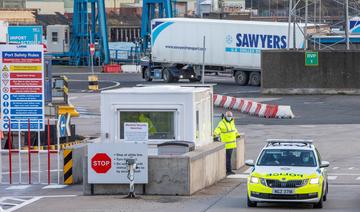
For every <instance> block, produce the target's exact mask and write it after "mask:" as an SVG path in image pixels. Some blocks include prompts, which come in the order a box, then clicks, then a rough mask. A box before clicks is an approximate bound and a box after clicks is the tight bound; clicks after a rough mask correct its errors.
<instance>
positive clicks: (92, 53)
mask: <svg viewBox="0 0 360 212" xmlns="http://www.w3.org/2000/svg"><path fill="white" fill-rule="evenodd" d="M94 53H95V44H93V43H90V54H91V56H94Z"/></svg>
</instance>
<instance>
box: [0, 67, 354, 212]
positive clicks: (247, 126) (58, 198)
mask: <svg viewBox="0 0 360 212" xmlns="http://www.w3.org/2000/svg"><path fill="white" fill-rule="evenodd" d="M56 69H57V70H56V71H55V72H56V73H59V74H65V75H67V76H68V77H69V79H70V93H71V94H70V100H71V102H72V103H73V104H74V105H75V106H76V107H77V109H78V110H79V112H80V114H81V116H80V117H79V118H74V119H73V122H74V123H76V124H77V132H78V134H81V135H87V136H98V135H99V133H100V110H99V106H100V94H99V93H93V92H89V91H88V90H87V76H88V74H89V72H88V70H87V69H84V68H79V69H71V70H70V69H69V68H67V67H60V68H59V67H57V68H56ZM70 72H71V73H70ZM99 79H100V87H101V89H114V88H119V87H128V86H135V85H136V84H140V83H144V81H143V80H142V79H141V76H140V75H139V74H136V73H132V74H130V73H129V74H125V73H122V74H99ZM205 80H206V82H207V83H216V85H215V86H214V92H215V93H218V94H225V95H230V96H236V97H244V98H249V99H253V100H255V101H260V102H266V103H271V104H284V105H291V107H292V109H293V112H294V113H295V115H296V118H295V119H283V120H282V119H264V118H257V117H251V116H248V115H245V114H241V113H237V112H236V113H235V116H236V119H237V128H238V130H239V131H240V132H243V133H245V135H246V149H245V157H246V158H247V159H255V158H256V157H257V155H258V153H259V151H260V150H261V148H262V147H263V145H265V143H264V141H265V140H266V139H268V138H307V139H313V140H314V141H315V145H316V146H317V147H318V149H319V151H320V153H321V155H322V159H323V160H327V161H329V162H330V167H329V168H328V172H329V183H330V185H329V186H330V187H329V189H330V193H329V196H328V201H327V202H325V205H324V209H323V211H359V208H360V202H359V200H360V165H359V161H360V153H359V149H360V142H359V140H358V138H359V137H360V110H359V105H360V98H359V96H351V95H298V96H287V95H284V96H269V95H262V94H261V93H260V89H259V88H258V87H252V86H244V87H239V86H236V85H235V84H234V83H233V82H232V79H230V78H225V77H220V78H218V77H212V76H210V77H206V78H205ZM153 83H154V82H153ZM155 83H163V82H161V81H158V82H155ZM180 83H186V82H180ZM222 112H224V110H223V109H221V108H216V109H215V113H216V114H221V113H222ZM4 160H6V159H4ZM236 172H237V175H235V176H233V178H232V179H224V180H222V181H221V182H219V183H217V184H216V185H214V186H211V187H209V188H207V189H204V190H202V191H200V192H198V193H196V194H195V195H193V196H191V197H179V196H171V197H169V196H142V197H140V199H136V200H129V199H123V196H82V188H81V186H68V187H62V188H56V187H50V188H49V187H46V185H31V186H29V187H26V188H24V187H11V186H10V185H1V186H0V206H3V208H5V209H8V210H12V209H15V208H16V207H17V208H18V209H19V210H18V211H144V212H145V211H196V212H197V211H220V212H221V211H278V210H281V211H293V210H296V211H304V210H311V205H306V204H260V206H259V207H258V208H255V209H249V208H247V207H246V184H245V179H244V178H246V177H247V175H248V171H247V167H245V168H243V169H241V170H237V171H236ZM4 177H5V178H6V176H4ZM11 198H13V199H11ZM14 198H15V199H17V200H14ZM6 202H7V203H9V202H10V203H12V204H13V205H7V206H5V205H4V203H6Z"/></svg>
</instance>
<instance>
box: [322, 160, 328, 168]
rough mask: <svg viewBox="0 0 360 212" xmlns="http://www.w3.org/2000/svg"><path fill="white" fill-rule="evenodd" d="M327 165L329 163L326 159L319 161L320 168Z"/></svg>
mask: <svg viewBox="0 0 360 212" xmlns="http://www.w3.org/2000/svg"><path fill="white" fill-rule="evenodd" d="M329 166H330V163H329V162H328V161H321V164H320V168H326V167H329Z"/></svg>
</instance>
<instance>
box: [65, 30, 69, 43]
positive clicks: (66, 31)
mask: <svg viewBox="0 0 360 212" xmlns="http://www.w3.org/2000/svg"><path fill="white" fill-rule="evenodd" d="M68 35H69V34H68V30H67V29H66V30H65V44H68V43H69V36H68Z"/></svg>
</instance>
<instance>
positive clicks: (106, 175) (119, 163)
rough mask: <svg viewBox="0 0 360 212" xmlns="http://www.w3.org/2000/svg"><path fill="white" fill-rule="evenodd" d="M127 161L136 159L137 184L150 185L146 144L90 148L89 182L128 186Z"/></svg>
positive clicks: (119, 144)
mask: <svg viewBox="0 0 360 212" xmlns="http://www.w3.org/2000/svg"><path fill="white" fill-rule="evenodd" d="M127 159H135V163H136V165H137V169H136V170H135V183H136V184H146V183H148V147H147V144H144V143H94V144H89V146H88V182H89V183H94V184H128V183H129V179H128V178H127V175H128V168H127V163H126V160H127Z"/></svg>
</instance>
